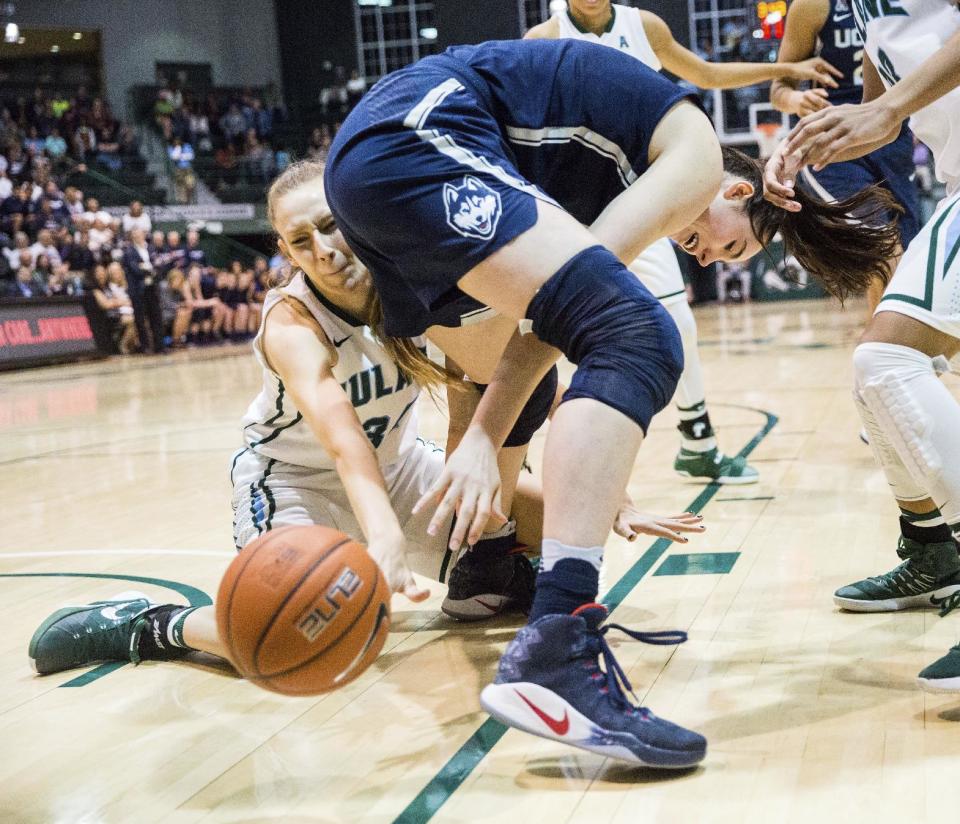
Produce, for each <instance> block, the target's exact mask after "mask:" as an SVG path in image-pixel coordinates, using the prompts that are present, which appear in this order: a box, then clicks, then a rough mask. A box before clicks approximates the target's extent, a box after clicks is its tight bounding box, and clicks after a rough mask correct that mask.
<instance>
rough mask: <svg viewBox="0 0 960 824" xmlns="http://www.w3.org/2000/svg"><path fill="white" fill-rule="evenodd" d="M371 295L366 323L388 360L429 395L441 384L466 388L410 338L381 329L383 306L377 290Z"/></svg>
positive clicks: (460, 380) (457, 375)
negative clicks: (388, 357)
mask: <svg viewBox="0 0 960 824" xmlns="http://www.w3.org/2000/svg"><path fill="white" fill-rule="evenodd" d="M371 295H372V297H371V299H370V303H369V304H368V306H367V317H366V321H367V325H368V326H369V327H370V328H371V329H372V330H373V334H374V335H376V336H377V340H379V341H380V345H381V346H382V347H383V348H384V350H385V351H386V353H387V354H388V355H389V356H390V359H391V360H392V361H393V362H394V363H395V364H396V365H397V368H398V369H399V370H400V371H401V372H403V373H404V374H405V375H406V376H407V377H408V378H410V379H411V380H413V381H416V382H417V384H419V386H420V387H421V388H422V389H426V390H427V391H428V392H429V393H430V394H431V395H432V394H433V393H434V392H435V391H436V390H437V389H439V388H440V387H441V386H447V387H451V388H453V389H460V388H465V386H466V385H465V384H464V382H463V380H462V378H461V377H460V376H459V374H457V373H455V372H451V371H450V370H448V369H447V368H446V367H445V366H441V365H440V364H439V363H435V362H434V361H432V360H430V358H429V357H428V356H427V354H426V352H424V351H423V350H422V349H420V347H418V346H417V344H416V343H415V342H414V341H413V339H411V338H393V337H390V336H389V335H387V334H385V333H384V331H383V325H384V321H383V305H382V304H381V303H380V296H379V295H378V294H377V292H376V290H374V291H373V292H372V293H371Z"/></svg>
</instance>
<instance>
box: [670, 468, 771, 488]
mask: <svg viewBox="0 0 960 824" xmlns="http://www.w3.org/2000/svg"><path fill="white" fill-rule="evenodd" d="M674 471H675V472H676V473H677V474H678V475H679V476H680V477H681V478H689V479H690V480H692V481H699V482H700V483H708V484H722V485H724V486H746V485H747V484H755V483H757V481H759V480H760V476H759V475H721V476H720V477H719V478H711V477H710V476H709V475H691V474H690V473H689V472H687V471H686V470H685V469H676V470H674Z"/></svg>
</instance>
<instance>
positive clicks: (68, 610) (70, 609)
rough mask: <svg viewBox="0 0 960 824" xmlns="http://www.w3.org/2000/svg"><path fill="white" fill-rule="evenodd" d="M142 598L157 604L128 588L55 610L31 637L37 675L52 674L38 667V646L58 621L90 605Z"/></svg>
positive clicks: (28, 648)
mask: <svg viewBox="0 0 960 824" xmlns="http://www.w3.org/2000/svg"><path fill="white" fill-rule="evenodd" d="M141 598H142V599H143V600H145V601H147V602H148V603H149V604H150V605H151V606H156V604H154V602H153V601H151V600H150V598H149V597H148V596H146V595H145V594H144V593H142V592H137V591H136V590H128V591H126V592H120V593H117V594H116V595H114V596H112V597H110V598H107V599H105V600H103V601H91V602H90V603H89V604H76V605H71V606H65V607H61V608H60V609H58V610H56V612H54V613H53V614H52V615H49V616H48V617H47V618H46V619H45V620H44V622H43V623H42V624H40V626H39V627H37V629H36V631H35V632H34V633H33V636H32V637H31V638H30V645H29V646H28V647H27V655H28V656H29V657H30V668H31V669H32V670H33V671H34V672H35V673H36V674H37V675H49V674H51V673H50V672H41V671H40V670H39V669H38V668H37V647H39V646H40V641H41V640H42V639H43V636H44V635H46V632H47V630H48V629H50V627H52V626H53V625H54V624H56V623H57V622H58V621H60V620H62V619H63V618H66V617H68V616H70V615H73V614H75V613H77V612H84V611H86V610H88V609H90V607H91V606H93V605H94V604H103V605H104V606H106V605H107V604H109V603H110V602H111V601H138V600H140V599H141ZM52 672H62V670H53V671H52Z"/></svg>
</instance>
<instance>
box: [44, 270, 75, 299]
mask: <svg viewBox="0 0 960 824" xmlns="http://www.w3.org/2000/svg"><path fill="white" fill-rule="evenodd" d="M78 292H79V289H78V288H77V282H76V279H75V278H74V277H73V276H72V275H71V274H70V267H69V266H68V265H67V264H66V263H59V264H57V265H56V266H54V267H53V272H52V273H51V275H50V277H49V279H48V280H47V294H48V295H51V296H54V295H63V296H67V295H75V294H77V293H78Z"/></svg>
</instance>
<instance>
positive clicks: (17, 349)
mask: <svg viewBox="0 0 960 824" xmlns="http://www.w3.org/2000/svg"><path fill="white" fill-rule="evenodd" d="M95 354H97V345H96V343H94V340H93V332H91V331H90V324H89V323H88V322H87V316H86V315H85V314H84V311H83V307H81V305H80V301H79V299H77V298H71V297H64V298H42V299H37V300H22V301H21V300H12V301H4V302H2V303H0V369H15V368H17V367H18V366H33V365H37V364H41V363H46V362H48V361H56V360H69V359H71V358H73V357H83V356H88V355H95Z"/></svg>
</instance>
